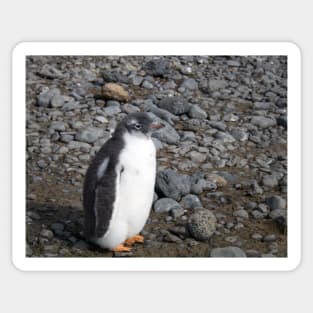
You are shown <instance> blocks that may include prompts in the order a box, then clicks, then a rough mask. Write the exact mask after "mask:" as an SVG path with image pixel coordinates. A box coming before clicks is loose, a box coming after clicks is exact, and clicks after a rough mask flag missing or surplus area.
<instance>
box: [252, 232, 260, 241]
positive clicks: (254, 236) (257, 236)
mask: <svg viewBox="0 0 313 313" xmlns="http://www.w3.org/2000/svg"><path fill="white" fill-rule="evenodd" d="M251 238H252V239H254V240H258V241H260V240H262V239H263V236H262V235H261V234H259V233H254V234H252V236H251Z"/></svg>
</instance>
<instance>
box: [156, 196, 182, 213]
mask: <svg viewBox="0 0 313 313" xmlns="http://www.w3.org/2000/svg"><path fill="white" fill-rule="evenodd" d="M177 208H181V207H180V204H179V203H178V202H177V201H175V200H173V199H171V198H162V199H159V200H157V201H156V202H155V203H154V205H153V209H154V211H155V212H156V213H164V212H169V211H171V210H174V209H177Z"/></svg>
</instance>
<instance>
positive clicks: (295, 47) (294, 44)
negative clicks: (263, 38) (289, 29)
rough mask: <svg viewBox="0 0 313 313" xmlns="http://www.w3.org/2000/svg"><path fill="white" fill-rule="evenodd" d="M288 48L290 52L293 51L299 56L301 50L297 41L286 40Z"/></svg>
mask: <svg viewBox="0 0 313 313" xmlns="http://www.w3.org/2000/svg"><path fill="white" fill-rule="evenodd" d="M286 44H287V46H288V48H289V50H290V51H291V52H292V53H295V54H297V55H298V56H299V57H301V55H302V50H301V47H300V46H299V44H298V43H297V42H294V41H288V42H286Z"/></svg>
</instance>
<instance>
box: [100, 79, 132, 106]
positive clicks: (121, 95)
mask: <svg viewBox="0 0 313 313" xmlns="http://www.w3.org/2000/svg"><path fill="white" fill-rule="evenodd" d="M102 95H103V97H104V98H106V99H112V100H117V101H121V102H127V101H129V100H130V96H129V94H128V92H127V91H126V90H125V89H124V88H123V87H122V86H121V85H118V84H115V83H107V84H105V85H104V86H103V87H102Z"/></svg>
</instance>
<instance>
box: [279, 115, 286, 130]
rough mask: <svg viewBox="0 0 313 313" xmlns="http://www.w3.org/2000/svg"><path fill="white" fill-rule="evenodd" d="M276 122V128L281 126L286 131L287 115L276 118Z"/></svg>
mask: <svg viewBox="0 0 313 313" xmlns="http://www.w3.org/2000/svg"><path fill="white" fill-rule="evenodd" d="M276 121H277V125H278V126H283V127H284V128H285V130H287V115H283V116H280V117H278V118H277V119H276Z"/></svg>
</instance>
